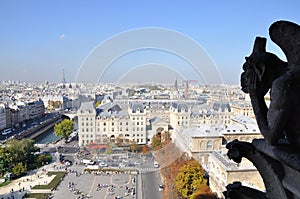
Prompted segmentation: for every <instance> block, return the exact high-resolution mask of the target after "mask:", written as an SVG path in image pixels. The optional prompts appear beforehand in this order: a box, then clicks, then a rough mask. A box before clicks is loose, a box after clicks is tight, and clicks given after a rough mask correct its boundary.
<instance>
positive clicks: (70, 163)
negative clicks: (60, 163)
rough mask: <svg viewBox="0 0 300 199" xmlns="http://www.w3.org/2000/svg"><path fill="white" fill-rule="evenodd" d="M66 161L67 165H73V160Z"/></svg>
mask: <svg viewBox="0 0 300 199" xmlns="http://www.w3.org/2000/svg"><path fill="white" fill-rule="evenodd" d="M64 163H65V165H66V166H71V165H72V161H71V160H65V161H64Z"/></svg>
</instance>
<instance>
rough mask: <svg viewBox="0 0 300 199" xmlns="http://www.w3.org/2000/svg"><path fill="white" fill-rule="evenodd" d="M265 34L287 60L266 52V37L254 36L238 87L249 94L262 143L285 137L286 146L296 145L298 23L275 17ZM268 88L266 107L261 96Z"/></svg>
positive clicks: (299, 142)
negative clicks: (267, 34)
mask: <svg viewBox="0 0 300 199" xmlns="http://www.w3.org/2000/svg"><path fill="white" fill-rule="evenodd" d="M269 34H270V37H271V40H272V41H273V42H274V43H276V44H277V45H278V46H279V47H280V48H281V49H282V50H283V52H284V54H285V55H286V58H287V62H284V61H282V60H280V59H279V58H278V57H277V56H276V55H274V54H272V53H269V52H266V39H265V38H261V37H257V38H256V40H255V43H254V47H253V51H252V54H251V55H250V56H249V57H246V62H245V63H244V65H243V70H244V72H243V73H242V75H241V86H242V90H243V91H244V92H245V93H249V95H250V98H251V103H252V107H253V111H254V114H255V117H256V120H257V123H258V126H259V129H260V131H261V133H262V135H263V137H264V139H265V141H266V143H267V144H270V145H277V144H278V141H279V140H281V138H286V139H287V141H288V142H289V145H290V146H292V147H293V148H298V149H300V26H299V25H297V24H295V23H292V22H288V21H277V22H275V23H273V24H272V25H271V26H270V28H269ZM268 91H270V99H271V101H270V105H269V108H268V107H267V105H266V102H265V99H264V97H265V95H266V94H267V93H268Z"/></svg>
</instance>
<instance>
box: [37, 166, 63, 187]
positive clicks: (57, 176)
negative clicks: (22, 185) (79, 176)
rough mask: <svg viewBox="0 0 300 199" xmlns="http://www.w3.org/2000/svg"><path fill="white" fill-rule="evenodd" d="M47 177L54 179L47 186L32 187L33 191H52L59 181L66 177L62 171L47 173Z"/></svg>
mask: <svg viewBox="0 0 300 199" xmlns="http://www.w3.org/2000/svg"><path fill="white" fill-rule="evenodd" d="M47 175H50V176H51V175H55V178H54V179H53V180H52V181H51V182H50V183H49V184H47V185H36V186H34V187H33V189H51V190H52V189H54V188H56V187H57V185H58V184H59V183H60V181H61V179H62V178H63V177H64V176H65V175H66V172H64V171H58V172H54V171H52V172H48V173H47Z"/></svg>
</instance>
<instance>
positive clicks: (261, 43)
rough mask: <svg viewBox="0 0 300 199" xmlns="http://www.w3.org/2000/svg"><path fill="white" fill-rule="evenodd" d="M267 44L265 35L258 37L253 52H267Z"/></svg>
mask: <svg viewBox="0 0 300 199" xmlns="http://www.w3.org/2000/svg"><path fill="white" fill-rule="evenodd" d="M266 44H267V39H266V38H264V37H256V38H255V42H254V46H253V51H252V54H259V53H265V52H266Z"/></svg>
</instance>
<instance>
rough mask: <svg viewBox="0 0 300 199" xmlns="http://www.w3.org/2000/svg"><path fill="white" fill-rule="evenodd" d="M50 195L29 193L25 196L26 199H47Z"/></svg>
mask: <svg viewBox="0 0 300 199" xmlns="http://www.w3.org/2000/svg"><path fill="white" fill-rule="evenodd" d="M49 195H50V194H47V193H29V194H27V195H26V197H27V198H36V199H47V197H48V196H49Z"/></svg>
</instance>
